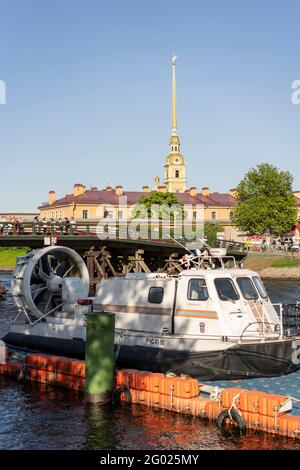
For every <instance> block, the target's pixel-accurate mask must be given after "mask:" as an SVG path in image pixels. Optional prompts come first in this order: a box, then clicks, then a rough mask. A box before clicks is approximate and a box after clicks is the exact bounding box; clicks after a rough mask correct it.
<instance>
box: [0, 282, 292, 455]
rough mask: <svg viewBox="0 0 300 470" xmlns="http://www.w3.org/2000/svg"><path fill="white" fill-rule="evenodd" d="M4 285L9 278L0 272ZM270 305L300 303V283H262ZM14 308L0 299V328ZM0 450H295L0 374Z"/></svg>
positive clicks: (277, 441) (280, 441) (269, 439)
mask: <svg viewBox="0 0 300 470" xmlns="http://www.w3.org/2000/svg"><path fill="white" fill-rule="evenodd" d="M0 281H2V282H3V281H4V283H5V284H6V285H7V286H9V282H10V276H9V275H7V274H5V275H1V274H0ZM265 284H266V287H267V289H268V291H269V294H270V296H271V299H272V301H274V302H279V301H281V302H294V301H296V300H297V299H300V283H299V282H297V283H296V282H290V281H268V282H266V283H265ZM15 315H16V309H15V307H14V305H13V301H12V299H11V297H10V295H8V296H7V298H6V300H2V301H0V330H1V331H2V333H3V332H4V331H7V329H8V327H9V322H10V321H11V320H12V319H13V318H14V317H15ZM0 416H1V421H0V449H106V450H108V449H143V450H148V449H156V450H158V449H165V450H170V449H174V450H175V449H187V450H197V449H300V441H299V442H298V441H295V440H293V439H284V438H277V437H274V436H269V435H267V434H265V433H254V432H249V433H248V434H247V435H246V436H237V435H233V436H230V437H228V436H227V437H226V436H224V435H223V434H222V433H221V432H220V431H219V430H218V429H217V427H216V426H215V424H214V423H211V422H206V421H203V420H201V419H199V418H193V417H187V416H183V415H178V414H176V413H170V412H168V411H166V412H163V411H159V410H153V409H149V408H144V407H142V406H138V405H132V406H131V407H127V406H123V405H122V406H120V407H117V408H113V407H111V406H105V407H89V406H87V405H85V404H84V402H83V396H82V395H81V394H79V393H77V392H73V391H70V390H63V389H59V388H52V387H50V386H45V385H41V384H34V383H31V384H19V383H17V382H15V381H14V380H12V379H10V378H6V377H3V376H0Z"/></svg>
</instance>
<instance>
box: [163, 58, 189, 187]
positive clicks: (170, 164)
mask: <svg viewBox="0 0 300 470" xmlns="http://www.w3.org/2000/svg"><path fill="white" fill-rule="evenodd" d="M176 59H177V57H176V55H175V54H173V56H172V128H171V137H170V141H169V155H168V156H167V158H166V163H165V165H164V173H165V177H164V184H165V186H166V187H167V190H168V191H169V192H171V193H177V192H179V193H183V192H184V191H185V186H186V178H185V160H184V156H183V155H182V154H181V153H180V141H179V137H178V129H177V112H176V111H177V110H176V65H175V62H176Z"/></svg>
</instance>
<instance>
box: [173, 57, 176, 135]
mask: <svg viewBox="0 0 300 470" xmlns="http://www.w3.org/2000/svg"><path fill="white" fill-rule="evenodd" d="M176 59H177V57H176V55H174V54H173V56H172V130H173V129H177V117H176V70H175V68H176V65H175V61H176Z"/></svg>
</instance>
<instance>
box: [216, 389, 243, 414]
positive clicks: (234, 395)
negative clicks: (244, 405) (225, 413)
mask: <svg viewBox="0 0 300 470" xmlns="http://www.w3.org/2000/svg"><path fill="white" fill-rule="evenodd" d="M242 391H243V389H242V388H225V389H223V390H222V392H221V404H222V406H223V408H231V406H232V404H233V401H234V402H235V404H236V406H237V408H239V403H240V395H241V392H242ZM245 411H248V410H245Z"/></svg>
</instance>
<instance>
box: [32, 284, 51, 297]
mask: <svg viewBox="0 0 300 470" xmlns="http://www.w3.org/2000/svg"><path fill="white" fill-rule="evenodd" d="M30 289H31V295H32V298H33V300H35V299H36V297H37V295H39V294H40V293H41V292H43V291H44V290H46V289H47V287H46V286H41V285H33V286H31V287H30Z"/></svg>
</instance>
